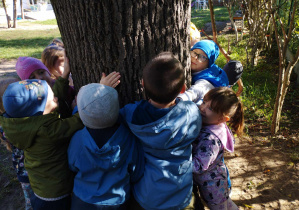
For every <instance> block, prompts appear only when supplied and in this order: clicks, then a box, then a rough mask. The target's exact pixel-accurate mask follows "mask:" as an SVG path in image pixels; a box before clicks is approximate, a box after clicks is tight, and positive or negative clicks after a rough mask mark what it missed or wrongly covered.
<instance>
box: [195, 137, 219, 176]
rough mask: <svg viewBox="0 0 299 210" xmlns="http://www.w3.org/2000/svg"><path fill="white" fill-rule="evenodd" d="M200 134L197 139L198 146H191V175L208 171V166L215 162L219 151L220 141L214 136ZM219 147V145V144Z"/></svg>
mask: <svg viewBox="0 0 299 210" xmlns="http://www.w3.org/2000/svg"><path fill="white" fill-rule="evenodd" d="M207 135H209V134H207V133H205V132H201V133H200V136H199V137H198V139H199V141H198V144H195V145H193V149H192V150H193V152H192V153H193V154H192V156H193V157H192V162H193V173H195V174H202V173H203V172H205V171H206V170H208V169H209V167H210V165H211V164H213V162H214V161H215V160H216V158H217V156H218V154H219V151H220V146H219V144H218V143H219V142H218V141H220V140H219V139H218V138H217V137H216V136H215V135H213V134H210V135H209V136H208V137H207ZM220 145H221V144H220Z"/></svg>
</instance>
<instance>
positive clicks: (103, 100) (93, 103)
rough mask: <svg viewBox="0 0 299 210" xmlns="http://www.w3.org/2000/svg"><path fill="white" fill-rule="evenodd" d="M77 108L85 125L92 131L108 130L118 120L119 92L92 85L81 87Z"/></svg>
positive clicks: (110, 88)
mask: <svg viewBox="0 0 299 210" xmlns="http://www.w3.org/2000/svg"><path fill="white" fill-rule="evenodd" d="M77 106H78V111H79V115H80V118H81V120H82V122H83V124H84V125H85V126H86V127H88V128H92V129H100V128H107V127H110V126H112V125H114V124H115V123H116V121H117V119H118V114H119V104H118V94H117V91H116V90H115V89H114V88H112V87H109V86H105V85H101V84H99V83H91V84H88V85H85V86H83V87H81V89H80V90H79V93H78V96H77Z"/></svg>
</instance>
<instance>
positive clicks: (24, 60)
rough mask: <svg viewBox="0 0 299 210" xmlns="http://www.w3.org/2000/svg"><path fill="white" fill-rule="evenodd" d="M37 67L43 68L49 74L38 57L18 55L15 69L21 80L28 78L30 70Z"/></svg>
mask: <svg viewBox="0 0 299 210" xmlns="http://www.w3.org/2000/svg"><path fill="white" fill-rule="evenodd" d="M38 69H44V70H45V71H47V72H48V73H49V75H51V73H50V71H49V70H48V68H47V67H46V66H45V65H44V64H43V63H42V62H41V61H40V60H38V59H36V58H32V57H19V58H18V61H17V64H16V70H17V74H18V75H19V77H20V78H21V80H25V79H29V77H30V75H31V74H32V72H34V71H36V70H38Z"/></svg>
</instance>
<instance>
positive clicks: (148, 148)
mask: <svg viewBox="0 0 299 210" xmlns="http://www.w3.org/2000/svg"><path fill="white" fill-rule="evenodd" d="M144 102H145V101H140V102H136V103H135V104H128V105H126V106H125V107H124V108H123V109H122V110H121V115H122V116H123V118H124V119H125V120H126V121H127V123H128V125H129V127H130V129H131V131H132V132H133V133H134V134H135V135H136V136H137V137H138V138H139V139H140V141H141V143H142V145H143V150H144V153H145V154H144V156H145V169H144V176H143V177H142V178H141V179H140V180H139V181H138V182H137V183H136V184H135V185H134V187H133V194H134V197H135V199H136V201H137V202H138V203H139V204H140V205H141V206H142V207H143V208H144V209H147V210H148V209H183V208H185V207H186V206H187V205H188V204H189V203H190V200H191V196H192V186H193V181H192V178H193V177H192V155H191V153H192V148H191V143H192V142H193V141H194V140H195V138H196V137H197V136H198V134H199V131H200V129H201V115H200V111H199V109H198V107H197V106H196V104H195V103H193V102H190V101H178V103H177V104H176V105H175V106H174V107H173V108H172V109H169V112H168V113H166V114H165V115H164V116H163V117H161V118H160V119H158V120H156V121H153V122H151V123H148V124H144V125H137V124H132V123H131V122H132V121H133V120H134V119H132V118H133V115H134V112H135V110H136V108H137V107H138V106H142V103H144ZM145 111H146V110H144V112H145ZM139 113H140V114H142V112H139Z"/></svg>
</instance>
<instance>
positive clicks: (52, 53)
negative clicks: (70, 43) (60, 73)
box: [41, 45, 64, 79]
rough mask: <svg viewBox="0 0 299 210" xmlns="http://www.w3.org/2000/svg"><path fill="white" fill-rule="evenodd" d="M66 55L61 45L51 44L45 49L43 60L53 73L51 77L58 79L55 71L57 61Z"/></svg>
mask: <svg viewBox="0 0 299 210" xmlns="http://www.w3.org/2000/svg"><path fill="white" fill-rule="evenodd" d="M63 57H64V48H62V47H59V46H57V45H51V46H48V47H46V48H45V49H44V51H43V52H42V59H41V60H42V62H43V64H45V66H46V67H47V68H48V69H49V71H50V73H51V77H52V78H53V79H56V77H57V76H56V75H55V74H54V71H55V63H56V62H57V60H58V59H59V58H63Z"/></svg>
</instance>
